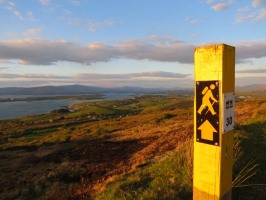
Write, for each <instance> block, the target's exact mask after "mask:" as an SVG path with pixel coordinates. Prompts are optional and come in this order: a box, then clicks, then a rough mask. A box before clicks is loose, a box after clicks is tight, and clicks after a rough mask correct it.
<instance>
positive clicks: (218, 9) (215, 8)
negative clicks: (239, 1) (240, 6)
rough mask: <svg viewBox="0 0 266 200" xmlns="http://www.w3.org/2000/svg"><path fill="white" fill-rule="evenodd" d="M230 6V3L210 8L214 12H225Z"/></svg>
mask: <svg viewBox="0 0 266 200" xmlns="http://www.w3.org/2000/svg"><path fill="white" fill-rule="evenodd" d="M231 5H232V4H231V3H218V4H216V5H214V6H212V9H213V10H215V11H220V10H225V9H227V8H229V7H230V6H231Z"/></svg>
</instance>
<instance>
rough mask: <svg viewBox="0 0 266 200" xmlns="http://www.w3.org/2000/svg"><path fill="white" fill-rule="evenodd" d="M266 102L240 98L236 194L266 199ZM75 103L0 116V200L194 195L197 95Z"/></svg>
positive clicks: (238, 197)
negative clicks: (69, 107) (65, 109)
mask: <svg viewBox="0 0 266 200" xmlns="http://www.w3.org/2000/svg"><path fill="white" fill-rule="evenodd" d="M265 105H266V104H265V97H263V96H260V97H258V98H256V97H255V96H252V98H249V99H246V100H243V101H239V102H237V106H236V120H237V121H236V128H235V139H236V141H239V142H238V143H237V144H238V147H237V148H235V152H236V153H235V155H236V156H235V158H236V161H235V164H234V177H233V178H234V187H233V199H266V197H265V192H264V191H265V190H266V188H265V185H264V184H265V179H266V174H265V172H266V157H265V152H266V149H265V147H266V146H265V144H266V141H265V138H266V136H265V135H266V116H265V113H266V106H265ZM73 107H74V108H75V109H76V110H77V111H76V112H75V113H64V114H63V113H62V114H60V113H59V114H46V115H36V116H29V117H25V118H19V119H14V120H2V121H0V127H1V129H0V158H1V162H0V171H1V173H0V185H4V186H5V187H4V189H2V190H1V192H0V199H42V198H43V199H45V198H46V199H60V198H61V199H93V198H95V199H191V198H192V159H193V155H192V139H191V137H192V134H193V96H176V95H169V96H143V97H136V98H131V99H126V100H118V101H100V102H88V103H82V104H78V105H73ZM241 155H242V156H241Z"/></svg>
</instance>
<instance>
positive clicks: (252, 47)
mask: <svg viewBox="0 0 266 200" xmlns="http://www.w3.org/2000/svg"><path fill="white" fill-rule="evenodd" d="M152 38H153V39H154V40H155V39H156V40H158V39H160V38H156V37H152ZM164 39H165V38H164ZM161 40H163V38H161ZM168 40H169V38H168V39H166V41H168ZM176 42H178V40H176ZM235 46H236V48H237V51H236V52H237V54H236V55H237V56H236V60H237V62H245V61H247V60H249V59H253V58H262V57H266V51H265V49H266V42H265V41H250V42H249V41H246V42H240V43H237V44H235ZM195 48H196V45H194V44H189V43H173V44H169V42H168V43H167V44H164V42H163V41H161V43H159V44H154V43H149V42H146V41H145V40H127V41H123V42H121V43H118V44H116V45H109V44H105V43H102V42H93V43H89V44H88V45H85V46H82V45H79V44H75V43H71V42H66V41H49V40H43V39H23V40H10V41H0V59H5V60H17V61H18V62H19V63H20V64H24V65H53V64H55V63H56V62H59V61H68V62H75V63H82V64H86V65H90V64H92V63H96V62H109V61H111V60H114V59H121V58H122V59H133V60H152V61H160V62H179V63H187V64H192V63H193V54H194V49H195Z"/></svg>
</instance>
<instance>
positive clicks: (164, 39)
mask: <svg viewBox="0 0 266 200" xmlns="http://www.w3.org/2000/svg"><path fill="white" fill-rule="evenodd" d="M148 39H149V40H150V41H153V42H159V43H160V44H161V45H167V44H169V45H170V44H172V45H173V44H178V43H183V41H182V40H179V39H176V38H173V37H159V36H157V35H150V36H149V37H148Z"/></svg>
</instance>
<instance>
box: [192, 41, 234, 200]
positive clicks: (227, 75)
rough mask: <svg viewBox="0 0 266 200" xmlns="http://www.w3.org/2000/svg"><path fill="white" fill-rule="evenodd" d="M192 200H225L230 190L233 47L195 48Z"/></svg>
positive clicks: (228, 197) (227, 198)
mask: <svg viewBox="0 0 266 200" xmlns="http://www.w3.org/2000/svg"><path fill="white" fill-rule="evenodd" d="M194 59H195V100H194V170H193V173H194V174H193V199H194V200H207V199H211V200H216V199H219V200H220V199H222V200H229V199H231V190H232V163H233V129H234V104H235V102H234V92H235V48H234V47H232V46H228V45H225V44H218V45H212V46H205V47H199V48H196V49H195V53H194Z"/></svg>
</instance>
